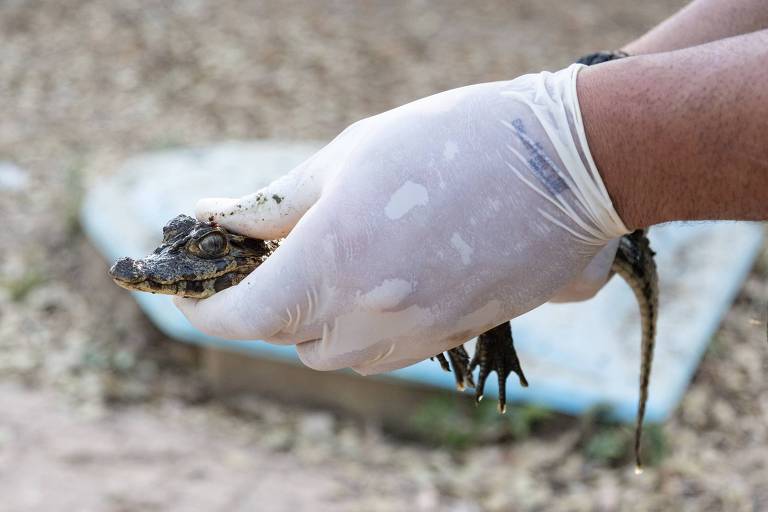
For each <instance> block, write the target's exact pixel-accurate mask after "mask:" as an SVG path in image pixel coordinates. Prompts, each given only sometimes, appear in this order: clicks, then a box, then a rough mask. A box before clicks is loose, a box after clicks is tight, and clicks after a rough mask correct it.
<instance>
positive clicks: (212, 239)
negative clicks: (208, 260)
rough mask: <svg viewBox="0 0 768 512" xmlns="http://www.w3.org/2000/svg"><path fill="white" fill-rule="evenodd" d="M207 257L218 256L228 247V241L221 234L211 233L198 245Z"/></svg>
mask: <svg viewBox="0 0 768 512" xmlns="http://www.w3.org/2000/svg"><path fill="white" fill-rule="evenodd" d="M197 245H198V247H200V250H201V251H202V252H203V254H204V255H206V256H217V255H219V254H221V253H222V252H223V251H224V249H225V248H226V247H227V241H226V240H225V239H224V235H222V234H221V233H210V234H208V235H206V236H205V238H203V239H202V240H200V242H199V243H198V244H197Z"/></svg>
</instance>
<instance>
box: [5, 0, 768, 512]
mask: <svg viewBox="0 0 768 512" xmlns="http://www.w3.org/2000/svg"><path fill="white" fill-rule="evenodd" d="M680 4H681V2H680V1H677V0H675V1H673V0H651V1H648V2H643V3H642V5H641V4H640V3H638V2H630V1H628V0H622V1H615V0H613V1H610V0H590V1H586V0H579V1H572V2H568V3H567V6H568V7H567V8H565V7H563V3H562V2H557V1H555V0H521V1H518V2H514V3H511V2H500V1H488V2H483V3H475V2H462V1H458V0H455V1H454V0H443V1H441V2H427V1H404V0H397V1H392V2H384V1H380V2H375V1H371V0H369V1H359V2H342V1H329V0H318V1H313V2H299V1H279V2H278V1H258V2H247V1H244V0H220V1H218V2H213V1H209V0H187V1H177V2H169V1H160V0H157V1H149V0H147V1H130V0H124V1H121V2H108V1H85V0H72V1H69V2H58V1H54V0H50V1H45V0H41V1H38V2H25V1H23V0H18V1H13V0H10V1H6V2H3V5H2V7H0V34H1V36H0V37H1V38H2V43H3V44H2V45H0V105H2V110H1V111H2V115H3V122H2V123H0V160H5V161H9V162H13V163H14V164H15V165H18V166H19V168H20V169H23V171H18V172H17V171H14V170H13V169H14V168H12V167H9V166H5V167H4V166H0V215H2V216H3V218H4V220H5V225H4V229H3V230H0V410H2V413H0V496H2V500H0V510H2V511H5V510H8V511H37V510H40V511H48V510H93V511H140V510H141V511H147V510H163V511H166V510H168V511H175V510H178V511H186V510H270V511H271V510H289V509H290V510H297V509H298V510H304V509H309V510H342V511H344V510H350V511H352V510H366V511H369V510H370V511H376V510H382V511H384V510H406V509H413V510H424V511H427V510H448V511H451V510H452V511H486V510H487V511H502V510H696V511H700V510H728V511H741V510H745V511H746V510H755V511H757V510H768V488H766V486H765V485H764V484H765V482H766V481H768V463H766V461H768V399H767V398H766V397H767V396H768V393H766V391H768V380H767V378H766V377H765V375H766V369H768V346H766V325H765V323H766V302H767V301H768V289H767V288H768V287H767V286H766V284H765V283H766V280H768V250H766V251H764V252H763V255H762V256H761V261H760V263H759V264H758V265H757V267H756V268H755V270H754V271H753V272H752V274H751V275H750V277H749V280H748V281H747V283H746V284H745V286H744V288H743V290H742V293H741V295H740V296H739V299H738V301H737V303H736V304H735V306H734V307H733V309H732V310H731V311H730V313H729V314H728V317H727V318H726V320H725V322H724V324H723V326H722V328H721V330H720V331H719V332H718V334H717V336H716V338H715V340H714V342H713V344H712V347H711V349H710V350H709V351H708V353H707V355H706V357H705V358H704V360H703V363H702V365H701V367H700V369H699V371H698V372H697V375H696V377H695V380H694V383H693V384H692V386H691V388H690V391H689V392H688V394H687V396H686V398H685V400H684V402H683V403H682V405H681V407H680V408H679V410H678V412H677V413H676V414H675V416H674V418H673V419H672V420H671V421H669V422H668V423H667V424H666V425H664V427H663V429H662V431H661V432H660V433H659V432H657V433H656V435H651V436H649V437H650V438H654V439H656V443H655V444H654V445H653V447H655V452H654V453H657V457H656V459H657V463H656V465H655V466H653V467H651V468H649V469H648V470H647V471H646V473H645V474H644V475H643V476H642V477H635V476H634V475H632V474H631V468H630V467H629V466H627V465H624V464H623V460H622V458H621V457H620V456H617V455H616V453H615V452H616V449H615V448H616V446H618V447H619V448H620V450H619V451H620V452H621V453H623V449H624V445H625V444H626V443H625V441H626V437H627V436H626V431H625V430H622V429H620V428H616V427H613V426H610V425H605V424H603V423H601V422H599V421H594V420H590V419H589V418H587V419H580V420H579V419H565V418H560V417H558V418H554V419H549V420H543V421H534V419H533V418H535V417H537V416H536V415H535V414H534V413H533V412H532V411H530V410H521V411H518V413H517V414H516V415H513V416H514V417H515V418H517V419H518V420H519V421H518V424H516V425H517V426H516V427H515V428H514V429H512V430H513V432H514V433H515V434H514V435H513V436H512V437H515V438H517V441H510V440H508V439H507V438H508V437H509V436H497V437H499V438H501V440H499V441H498V442H495V443H493V444H483V445H470V446H464V445H463V444H462V446H459V443H458V442H457V439H464V438H463V437H461V435H464V434H462V432H458V433H456V432H453V433H452V432H448V433H447V434H445V436H444V437H445V442H444V444H443V446H440V447H433V446H429V445H420V444H415V443H412V442H405V441H404V440H402V439H396V438H393V437H391V436H388V435H386V434H383V433H382V432H381V430H380V429H379V428H378V427H377V426H376V425H368V424H361V423H359V422H354V421H352V420H350V419H346V418H339V417H335V416H333V415H331V414H329V413H327V412H324V411H312V410H306V409H301V408H298V407H290V406H286V405H283V404H277V403H273V402H270V401H268V400H265V399H262V398H259V397H250V398H240V399H233V400H231V401H226V402H222V401H211V400H210V399H209V396H208V393H207V390H206V387H205V385H204V383H203V382H201V379H200V378H199V376H198V375H197V374H196V370H195V362H196V361H195V359H196V354H195V353H194V351H193V350H191V349H189V348H186V347H184V346H181V345H178V344H175V343H172V342H168V341H167V340H165V339H163V338H162V336H160V335H159V334H158V333H157V332H156V331H155V330H154V329H153V328H152V326H151V325H149V323H148V322H147V321H146V320H145V319H144V318H143V317H142V315H141V314H140V312H139V311H138V309H137V308H136V306H135V305H134V303H133V301H132V300H131V299H130V298H129V296H128V295H127V294H125V293H123V292H121V291H120V290H118V289H117V288H116V287H114V286H113V285H111V283H109V282H108V281H107V280H106V279H105V275H104V272H105V270H106V265H105V263H104V262H103V261H102V260H101V259H100V258H99V256H98V255H97V254H96V252H95V251H94V250H93V249H92V248H91V247H90V246H89V245H88V243H87V242H86V241H85V240H84V238H83V236H82V234H81V233H80V231H79V229H78V225H77V221H76V214H77V207H78V202H79V197H80V194H81V191H82V189H83V187H84V186H86V185H87V183H89V182H90V181H91V180H92V179H94V178H95V177H97V176H99V175H101V174H104V173H108V172H110V171H111V170H113V169H115V167H116V165H117V164H118V163H119V162H121V161H122V160H124V159H125V158H127V157H129V156H130V155H132V154H134V153H136V152H138V151H145V150H149V149H153V148H160V147H168V146H171V145H190V144H193V145H194V144H204V143H208V142H215V141H220V140H222V139H252V138H258V137H277V138H284V139H328V138H330V137H332V136H333V135H335V134H336V133H337V132H339V131H340V130H342V129H343V128H344V127H345V126H346V125H347V124H349V123H351V122H353V121H355V120H357V119H359V118H361V117H364V116H367V115H370V114H373V113H376V112H379V111H381V110H384V109H387V108H391V107H393V106H396V105H398V104H401V103H403V102H406V101H409V100H411V99H414V98H418V97H421V96H424V95H427V94H430V93H433V92H437V91H440V90H444V89H447V88H450V87H454V86H459V85H464V84H468V83H472V82H479V81H487V80H497V79H504V78H508V77H512V76H515V75H518V74H520V73H523V72H526V71H530V70H537V69H541V68H549V69H554V68H557V67H560V66H563V65H565V64H566V63H568V62H569V61H570V60H572V59H573V58H574V57H575V56H578V55H580V54H583V53H586V52H589V51H593V50H595V49H603V48H614V47H617V46H619V45H620V44H621V43H622V42H624V41H627V40H629V39H631V38H632V37H635V36H637V35H639V34H640V33H642V32H643V31H644V30H645V29H647V28H648V27H650V26H651V25H652V24H653V23H655V22H657V21H658V20H660V19H662V18H664V17H665V16H667V15H669V14H670V13H672V12H673V11H674V10H675V9H676V8H678V7H679V5H680ZM450 414H451V413H450V411H449V412H447V413H446V412H445V411H443V412H439V411H438V413H434V414H433V416H432V417H431V418H432V419H431V420H430V421H432V426H433V427H434V426H435V425H436V423H435V421H438V422H439V421H440V419H441V418H442V419H446V418H447V419H451V418H452V417H451V416H450ZM526 414H527V415H528V416H525V415H526ZM435 418H437V420H436V419H435ZM520 418H523V419H522V420H520ZM525 418H528V419H525ZM467 421H469V422H470V424H472V422H476V421H479V420H476V419H470V420H467ZM427 424H428V425H429V422H427ZM529 427H530V428H529ZM493 428H496V429H498V428H499V427H498V425H497V424H495V426H494V427H493ZM504 428H507V427H504ZM531 429H532V431H531V432H528V430H531ZM454 434H455V435H454ZM452 435H453V437H451V436H452ZM457 436H458V437H457ZM522 438H525V441H524V442H523V441H521V439H522ZM662 439H663V440H664V442H663V443H662V441H661V440H662ZM449 448H450V449H449Z"/></svg>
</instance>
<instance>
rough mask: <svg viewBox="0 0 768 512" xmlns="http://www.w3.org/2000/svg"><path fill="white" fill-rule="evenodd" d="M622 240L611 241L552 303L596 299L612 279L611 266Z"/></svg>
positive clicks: (562, 289)
mask: <svg viewBox="0 0 768 512" xmlns="http://www.w3.org/2000/svg"><path fill="white" fill-rule="evenodd" d="M619 241H620V239H618V238H617V239H615V240H611V241H610V242H608V244H607V245H606V246H605V247H603V248H602V249H601V250H600V252H598V253H597V254H596V255H595V256H594V258H592V261H590V262H589V264H588V265H587V266H586V268H584V270H583V271H582V272H581V274H579V275H578V276H576V278H575V279H574V280H573V281H571V282H570V283H568V284H567V285H565V286H564V287H562V288H561V289H560V290H558V291H557V293H556V294H555V296H554V297H552V298H551V299H549V301H550V302H556V303H557V302H579V301H583V300H587V299H591V298H592V297H594V296H595V295H596V294H597V292H599V291H600V290H601V289H602V288H603V286H604V285H605V283H607V282H608V279H609V278H610V277H611V273H610V270H611V265H612V264H613V260H614V258H615V257H616V249H617V248H618V246H619Z"/></svg>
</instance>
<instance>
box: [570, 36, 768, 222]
mask: <svg viewBox="0 0 768 512" xmlns="http://www.w3.org/2000/svg"><path fill="white" fill-rule="evenodd" d="M767 62H768V31H761V32H756V33H752V34H747V35H743V36H738V37H734V38H730V39H726V40H722V41H716V42H714V43H709V44H706V45H701V46H698V47H694V48H689V49H685V50H679V51H675V52H668V53H661V54H654V55H644V56H638V57H631V58H627V59H622V60H618V61H615V62H611V63H607V64H604V65H601V66H597V67H594V68H586V69H583V70H582V71H581V73H580V75H579V81H578V94H579V103H580V105H581V110H582V115H583V119H584V126H585V129H586V133H587V138H588V141H589V145H590V149H591V151H592V155H593V157H594V159H595V162H596V164H597V167H598V169H599V170H600V172H601V174H602V176H603V179H604V181H605V183H606V187H607V188H608V191H609V193H610V195H611V197H612V198H613V201H614V205H615V206H616V208H617V210H618V212H619V215H621V217H622V218H623V220H624V222H625V224H626V225H627V226H628V227H631V228H636V227H642V226H647V225H650V224H656V223H660V222H666V221H671V220H696V219H699V220H701V219H744V220H747V219H752V220H765V219H768V140H767V138H768V135H767V134H768V89H767V88H766V84H768V66H766V63H767Z"/></svg>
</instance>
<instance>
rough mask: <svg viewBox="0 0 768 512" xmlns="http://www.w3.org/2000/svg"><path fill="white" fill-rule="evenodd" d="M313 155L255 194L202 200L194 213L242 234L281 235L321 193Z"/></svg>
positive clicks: (199, 217) (271, 238)
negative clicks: (313, 163)
mask: <svg viewBox="0 0 768 512" xmlns="http://www.w3.org/2000/svg"><path fill="white" fill-rule="evenodd" d="M313 158H314V157H313ZM313 158H311V159H310V160H308V161H306V162H304V163H303V164H301V165H300V166H299V167H297V168H296V169H294V170H293V171H291V172H290V173H288V174H286V175H285V176H283V177H281V178H279V179H277V180H275V181H273V182H272V183H270V184H269V185H267V186H266V187H264V188H262V189H261V190H259V191H257V192H255V193H253V194H249V195H247V196H243V197H240V198H229V197H209V198H205V199H201V200H200V201H198V202H197V204H196V205H195V216H196V217H197V218H198V219H199V220H202V221H207V222H216V223H218V224H220V225H222V226H223V227H225V228H226V229H228V230H230V231H233V232H235V233H239V234H241V235H246V236H250V237H253V238H261V239H263V240H274V239H277V238H282V237H284V236H286V235H287V234H288V233H289V232H290V231H291V230H292V229H293V227H294V226H295V225H296V223H297V222H298V221H299V219H301V217H302V216H303V215H304V214H305V213H306V212H307V210H308V209H309V208H311V207H312V205H313V204H314V203H315V202H316V201H317V199H318V197H319V196H320V188H321V186H320V181H321V180H320V179H319V177H318V176H316V175H315V173H314V172H313V169H312V160H313Z"/></svg>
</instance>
